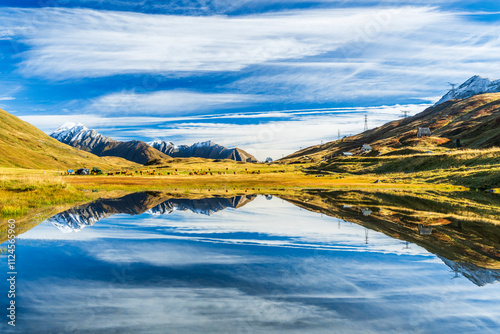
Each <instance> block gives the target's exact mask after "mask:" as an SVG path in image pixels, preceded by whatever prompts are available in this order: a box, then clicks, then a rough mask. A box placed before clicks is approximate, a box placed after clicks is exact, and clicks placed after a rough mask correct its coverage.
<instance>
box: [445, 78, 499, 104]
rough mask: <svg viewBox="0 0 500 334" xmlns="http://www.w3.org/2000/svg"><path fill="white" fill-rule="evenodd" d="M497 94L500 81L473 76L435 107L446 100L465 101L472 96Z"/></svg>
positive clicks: (451, 91) (450, 92)
mask: <svg viewBox="0 0 500 334" xmlns="http://www.w3.org/2000/svg"><path fill="white" fill-rule="evenodd" d="M499 92H500V80H495V81H493V80H491V79H487V78H482V77H480V76H478V75H475V76H473V77H472V78H470V79H469V80H467V81H466V82H464V83H463V84H461V85H460V86H458V88H456V89H454V90H453V89H452V90H450V91H449V92H448V93H447V94H446V95H444V96H443V97H442V98H441V100H439V101H438V103H436V105H438V104H440V103H443V102H446V101H448V100H454V99H466V98H469V97H471V96H474V95H479V94H485V93H499Z"/></svg>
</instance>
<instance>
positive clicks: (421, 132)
mask: <svg viewBox="0 0 500 334" xmlns="http://www.w3.org/2000/svg"><path fill="white" fill-rule="evenodd" d="M431 134H432V132H431V129H429V128H418V132H417V138H422V137H430V136H431Z"/></svg>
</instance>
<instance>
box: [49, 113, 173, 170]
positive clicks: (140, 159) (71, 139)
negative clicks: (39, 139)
mask: <svg viewBox="0 0 500 334" xmlns="http://www.w3.org/2000/svg"><path fill="white" fill-rule="evenodd" d="M50 136H51V137H52V138H55V139H57V140H59V141H60V142H61V143H64V144H68V145H70V146H73V147H76V148H78V149H80V150H83V151H87V152H91V153H93V154H96V155H98V156H114V157H121V158H124V159H127V160H129V161H133V162H136V163H139V164H145V163H147V162H149V161H151V160H155V159H168V158H169V156H167V155H166V154H163V153H161V152H159V151H158V150H156V149H154V148H152V147H151V146H149V145H148V144H146V143H144V142H142V141H138V140H133V141H126V142H122V141H117V140H114V139H111V138H110V137H106V136H103V135H102V134H100V133H98V132H97V131H96V130H92V129H89V128H87V127H86V126H85V125H83V124H81V123H78V124H75V123H71V122H69V123H66V124H64V125H62V126H61V127H59V128H58V129H57V130H55V131H54V132H52V133H51V134H50Z"/></svg>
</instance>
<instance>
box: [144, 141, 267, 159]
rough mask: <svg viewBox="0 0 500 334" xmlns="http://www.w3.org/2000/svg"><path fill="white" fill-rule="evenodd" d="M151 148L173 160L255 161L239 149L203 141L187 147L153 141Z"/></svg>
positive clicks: (168, 142)
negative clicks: (195, 158)
mask: <svg viewBox="0 0 500 334" xmlns="http://www.w3.org/2000/svg"><path fill="white" fill-rule="evenodd" d="M149 145H151V147H154V148H156V149H157V150H158V151H160V152H162V153H165V154H166V155H168V156H171V157H174V158H190V157H197V158H205V159H231V160H235V161H248V162H254V161H257V159H255V157H253V156H252V155H250V154H248V153H247V152H245V151H243V150H240V149H239V148H233V149H228V148H226V147H224V146H221V145H218V144H216V143H214V142H213V141H211V140H209V141H205V142H200V143H195V144H193V145H191V146H188V145H179V146H177V145H175V144H174V143H172V142H170V141H161V140H155V141H153V142H150V143H149Z"/></svg>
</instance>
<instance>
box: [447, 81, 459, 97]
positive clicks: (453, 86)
mask: <svg viewBox="0 0 500 334" xmlns="http://www.w3.org/2000/svg"><path fill="white" fill-rule="evenodd" d="M448 85H450V86H451V95H452V96H453V97H455V92H456V91H455V86H457V84H454V83H451V82H448Z"/></svg>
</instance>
